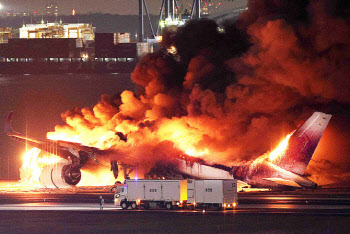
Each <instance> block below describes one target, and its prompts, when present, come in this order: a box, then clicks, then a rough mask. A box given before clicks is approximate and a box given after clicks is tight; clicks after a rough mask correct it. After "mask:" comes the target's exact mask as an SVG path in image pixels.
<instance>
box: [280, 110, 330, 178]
mask: <svg viewBox="0 0 350 234" xmlns="http://www.w3.org/2000/svg"><path fill="white" fill-rule="evenodd" d="M331 117H332V115H329V114H325V113H321V112H314V113H313V115H312V116H311V117H310V118H309V119H308V120H307V121H306V122H305V123H304V124H303V125H302V126H301V127H300V128H298V129H297V130H296V131H295V132H294V133H293V135H292V136H291V137H290V139H289V142H288V147H287V149H286V150H285V152H284V153H283V155H281V156H280V157H279V158H278V159H277V160H276V162H274V164H276V165H278V166H279V167H281V168H283V169H286V170H288V171H291V172H293V173H296V174H299V175H303V174H304V172H305V170H306V167H307V165H308V164H309V162H310V160H311V158H312V155H313V153H314V152H315V149H316V147H317V144H318V142H319V141H320V139H321V137H322V135H323V132H324V130H325V129H326V127H327V125H328V123H329V120H330V119H331Z"/></svg>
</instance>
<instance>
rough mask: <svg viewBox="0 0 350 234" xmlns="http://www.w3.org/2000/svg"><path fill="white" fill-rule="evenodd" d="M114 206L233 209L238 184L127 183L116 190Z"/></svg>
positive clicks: (216, 182)
mask: <svg viewBox="0 0 350 234" xmlns="http://www.w3.org/2000/svg"><path fill="white" fill-rule="evenodd" d="M114 204H115V205H116V206H120V207H121V208H122V209H128V208H129V207H131V208H132V209H137V208H141V207H142V208H145V209H149V208H153V207H156V208H166V209H173V208H190V209H195V208H200V209H207V208H213V209H218V210H219V209H220V210H221V209H223V208H234V207H235V206H236V204H237V180H218V179H215V180H126V181H125V184H124V185H121V186H117V187H116V190H115V197H114Z"/></svg>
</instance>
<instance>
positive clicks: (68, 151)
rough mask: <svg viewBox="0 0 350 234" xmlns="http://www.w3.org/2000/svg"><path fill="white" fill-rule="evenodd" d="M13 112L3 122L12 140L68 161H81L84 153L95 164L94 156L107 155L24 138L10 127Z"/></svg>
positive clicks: (78, 146) (75, 145)
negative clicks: (75, 159) (53, 153)
mask: <svg viewBox="0 0 350 234" xmlns="http://www.w3.org/2000/svg"><path fill="white" fill-rule="evenodd" d="M12 116H13V112H11V113H10V114H9V116H8V117H7V120H6V122H5V132H6V134H7V135H8V136H9V137H11V138H12V139H13V140H17V141H19V142H22V143H25V144H28V145H30V146H32V147H36V148H38V149H40V150H43V151H46V152H55V154H57V155H58V156H60V157H62V158H64V159H68V158H71V157H76V158H78V159H81V154H82V153H84V155H86V156H87V157H89V158H91V159H92V160H94V161H95V162H96V163H99V162H98V161H97V159H96V157H95V155H96V154H99V155H102V154H106V153H109V151H108V150H100V149H98V148H95V147H90V146H84V145H82V144H80V143H76V142H69V141H54V140H50V139H45V140H36V139H32V138H29V137H26V136H22V135H21V134H20V133H18V132H16V131H14V130H13V129H12V127H11V119H12Z"/></svg>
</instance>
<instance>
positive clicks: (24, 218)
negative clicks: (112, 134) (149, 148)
mask: <svg viewBox="0 0 350 234" xmlns="http://www.w3.org/2000/svg"><path fill="white" fill-rule="evenodd" d="M100 195H102V196H103V197H104V199H105V201H106V203H105V206H104V209H103V210H100V207H99V203H98V198H99V196H100ZM348 230H350V192H349V191H348V190H318V191H292V192H252V193H239V204H238V206H237V208H236V209H235V210H225V211H214V210H206V211H203V210H195V211H191V210H165V209H151V210H132V209H128V210H121V209H120V208H118V207H115V206H114V204H113V193H110V192H109V190H108V189H107V190H106V189H99V188H93V189H91V188H78V189H74V190H62V189H60V190H59V189H56V190H43V189H39V190H31V191H25V192H23V191H19V192H18V191H17V192H16V191H15V190H2V191H1V192H0V232H1V233H9V232H10V233H28V232H29V233H44V232H45V233H47V232H55V233H77V232H79V233H81V232H84V233H96V232H99V233H100V232H103V233H115V232H126V233H135V232H136V233H164V232H169V233H266V232H268V233H346V232H348Z"/></svg>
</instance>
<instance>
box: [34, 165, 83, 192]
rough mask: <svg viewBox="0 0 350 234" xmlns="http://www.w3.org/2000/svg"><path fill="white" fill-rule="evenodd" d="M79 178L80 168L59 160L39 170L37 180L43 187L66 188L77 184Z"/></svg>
mask: <svg viewBox="0 0 350 234" xmlns="http://www.w3.org/2000/svg"><path fill="white" fill-rule="evenodd" d="M80 179H81V172H80V169H79V168H77V167H72V164H69V163H68V162H65V161H61V162H59V163H57V164H53V165H47V166H45V167H44V168H43V169H42V170H41V174H40V177H39V182H40V184H41V186H42V187H45V188H67V187H70V186H74V185H77V184H78V183H79V182H80Z"/></svg>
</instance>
